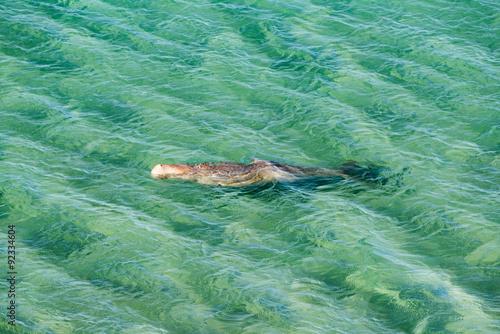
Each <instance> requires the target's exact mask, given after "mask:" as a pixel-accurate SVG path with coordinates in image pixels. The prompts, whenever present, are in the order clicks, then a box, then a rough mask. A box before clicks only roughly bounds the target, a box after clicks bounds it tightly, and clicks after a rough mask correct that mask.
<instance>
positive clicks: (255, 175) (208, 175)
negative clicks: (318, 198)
mask: <svg viewBox="0 0 500 334" xmlns="http://www.w3.org/2000/svg"><path fill="white" fill-rule="evenodd" d="M151 176H152V177H154V178H157V179H170V178H174V179H183V180H189V181H194V182H198V183H201V184H208V185H218V186H229V187H242V186H247V185H251V184H262V183H265V182H270V181H284V182H293V181H296V180H298V179H303V178H307V177H342V178H349V176H348V175H347V174H345V173H343V170H335V169H327V168H312V167H298V166H290V165H285V164H280V163H276V162H271V161H266V160H259V159H253V160H252V163H250V164H241V163H235V162H221V163H216V164H214V163H202V164H197V165H187V164H170V165H168V164H158V165H156V166H155V167H154V168H153V170H152V171H151Z"/></svg>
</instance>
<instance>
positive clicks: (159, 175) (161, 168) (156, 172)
mask: <svg viewBox="0 0 500 334" xmlns="http://www.w3.org/2000/svg"><path fill="white" fill-rule="evenodd" d="M191 168H192V167H191V166H189V165H178V164H171V165H167V164H158V165H156V166H155V167H154V168H153V169H152V170H151V176H152V177H154V178H155V179H167V178H169V177H174V178H175V177H180V176H181V175H183V174H185V173H187V172H188V171H189V170H191Z"/></svg>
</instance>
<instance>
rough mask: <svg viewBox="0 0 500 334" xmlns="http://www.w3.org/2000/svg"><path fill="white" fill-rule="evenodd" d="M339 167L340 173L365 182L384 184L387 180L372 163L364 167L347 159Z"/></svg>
mask: <svg viewBox="0 0 500 334" xmlns="http://www.w3.org/2000/svg"><path fill="white" fill-rule="evenodd" d="M339 169H340V170H341V171H342V173H344V174H346V175H348V176H350V177H352V178H353V179H357V180H361V181H365V182H374V183H381V184H386V183H387V181H388V179H387V178H386V177H383V176H381V175H380V174H381V173H380V172H381V170H380V168H377V167H376V166H373V165H371V166H369V167H367V168H365V167H361V166H359V165H358V164H356V162H354V161H349V162H346V163H345V164H343V165H342V166H340V167H339Z"/></svg>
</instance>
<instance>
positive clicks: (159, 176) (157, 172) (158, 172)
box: [151, 164, 165, 179]
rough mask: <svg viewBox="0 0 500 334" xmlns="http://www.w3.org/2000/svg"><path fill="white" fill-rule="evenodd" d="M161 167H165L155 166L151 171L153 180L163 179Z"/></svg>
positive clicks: (161, 165)
mask: <svg viewBox="0 0 500 334" xmlns="http://www.w3.org/2000/svg"><path fill="white" fill-rule="evenodd" d="M163 166H165V165H164V164H158V165H156V166H155V167H154V168H153V169H152V170H151V176H152V177H154V178H155V179H162V178H164V177H165V176H163V175H164V174H165V171H164V169H165V168H163Z"/></svg>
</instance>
